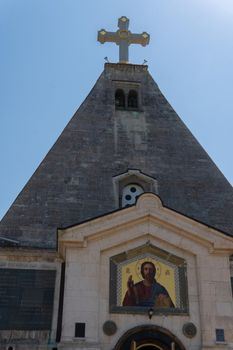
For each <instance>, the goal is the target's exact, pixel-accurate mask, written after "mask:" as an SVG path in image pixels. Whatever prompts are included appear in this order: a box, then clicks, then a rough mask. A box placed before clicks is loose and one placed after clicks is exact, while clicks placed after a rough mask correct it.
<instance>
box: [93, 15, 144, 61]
mask: <svg viewBox="0 0 233 350" xmlns="http://www.w3.org/2000/svg"><path fill="white" fill-rule="evenodd" d="M118 27H119V29H118V30H117V31H116V32H107V31H106V30H105V29H101V30H99V31H98V41H99V42H100V43H101V44H104V43H106V42H113V43H116V44H117V45H118V46H119V56H120V57H119V62H120V63H128V60H129V45H130V44H141V45H142V46H146V45H148V44H149V41H150V35H149V34H148V33H146V32H143V33H142V34H132V33H131V31H130V30H128V27H129V19H128V18H127V17H125V16H122V17H121V18H119V19H118Z"/></svg>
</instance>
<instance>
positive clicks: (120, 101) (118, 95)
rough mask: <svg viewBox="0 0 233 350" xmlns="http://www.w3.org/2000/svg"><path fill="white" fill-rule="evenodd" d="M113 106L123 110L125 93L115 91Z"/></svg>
mask: <svg viewBox="0 0 233 350" xmlns="http://www.w3.org/2000/svg"><path fill="white" fill-rule="evenodd" d="M115 106H116V108H117V109H118V108H119V109H124V108H125V93H124V91H123V90H122V89H117V90H116V92H115Z"/></svg>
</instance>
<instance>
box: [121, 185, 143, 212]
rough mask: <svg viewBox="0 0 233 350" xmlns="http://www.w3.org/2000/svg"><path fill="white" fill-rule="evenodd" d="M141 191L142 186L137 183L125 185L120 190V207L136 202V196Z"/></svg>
mask: <svg viewBox="0 0 233 350" xmlns="http://www.w3.org/2000/svg"><path fill="white" fill-rule="evenodd" d="M143 192H144V190H143V188H142V187H141V186H139V185H137V184H129V185H127V186H125V187H124V188H123V191H122V200H121V205H122V207H127V206H130V205H133V204H134V203H135V202H136V200H137V197H138V196H139V195H140V194H141V193H143Z"/></svg>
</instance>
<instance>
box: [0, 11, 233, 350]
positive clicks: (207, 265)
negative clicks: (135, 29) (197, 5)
mask: <svg viewBox="0 0 233 350" xmlns="http://www.w3.org/2000/svg"><path fill="white" fill-rule="evenodd" d="M118 27H119V28H118V30H117V31H116V32H108V31H106V30H105V29H101V30H100V31H99V32H98V41H99V42H100V43H102V44H104V43H106V42H113V43H115V44H117V45H118V46H119V52H120V53H119V63H105V66H104V70H103V73H102V74H101V75H100V77H99V78H98V80H97V82H96V84H95V85H94V87H93V89H92V90H91V92H90V93H89V95H88V96H87V98H86V99H85V101H84V102H83V103H82V104H81V106H80V107H79V109H78V110H77V112H76V113H75V114H74V116H73V117H72V119H71V120H70V121H69V123H68V125H67V126H66V127H65V129H64V131H63V132H62V134H61V135H60V136H59V138H58V139H57V141H56V142H55V144H54V145H53V147H52V148H51V149H50V151H49V152H48V154H47V155H46V157H45V158H44V159H43V161H42V162H41V164H40V165H39V167H38V169H37V170H36V172H35V173H34V174H33V175H32V177H31V178H30V180H29V181H28V183H27V184H26V186H25V187H24V188H23V190H22V191H21V193H20V194H19V195H18V197H17V198H16V200H15V201H14V203H13V204H12V206H11V207H10V208H9V210H8V212H7V213H6V215H5V216H4V217H3V219H2V221H1V223H0V281H1V282H0V296H1V298H0V349H1V350H29V349H30V350H48V349H51V350H78V349H82V350H139V349H140V350H212V349H216V350H222V349H224V350H228V349H233V298H232V287H231V284H232V283H231V281H232V280H233V259H232V256H233V189H232V186H231V185H230V183H229V182H228V181H227V180H226V178H225V177H224V176H223V174H222V173H221V172H220V170H219V169H218V168H217V166H216V165H215V164H214V163H213V161H212V160H211V159H210V157H209V156H208V154H207V153H206V152H205V150H204V149H203V148H202V147H201V145H200V144H199V143H198V141H197V140H196V139H195V137H194V136H193V135H192V133H191V132H190V131H189V129H188V128H187V127H186V126H185V124H184V123H183V122H182V120H181V119H180V118H179V116H178V115H177V114H176V112H175V111H174V110H173V108H172V107H171V106H170V104H169V102H168V101H167V100H166V98H165V97H164V96H163V94H162V93H161V91H160V90H159V88H158V86H157V84H156V83H155V82H154V80H153V78H152V77H151V75H150V73H149V71H148V67H147V65H145V64H143V65H138V64H130V63H128V61H129V58H128V49H129V46H130V45H131V44H140V45H142V46H146V45H147V44H148V43H149V39H150V36H149V34H148V33H146V32H142V33H141V34H134V33H132V32H131V31H129V29H128V27H129V20H128V18H127V17H125V16H122V17H121V18H119V20H118Z"/></svg>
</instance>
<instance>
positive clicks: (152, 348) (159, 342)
mask: <svg viewBox="0 0 233 350" xmlns="http://www.w3.org/2000/svg"><path fill="white" fill-rule="evenodd" d="M114 350H185V347H184V346H183V344H182V343H181V342H180V340H179V339H178V338H177V337H176V336H175V335H174V334H172V333H171V332H170V331H168V330H167V329H165V328H162V327H159V326H151V325H144V326H138V327H135V328H132V329H130V330H128V331H127V332H126V333H125V334H124V335H123V336H122V337H121V338H120V339H119V340H118V342H117V344H116V346H115V348H114Z"/></svg>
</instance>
